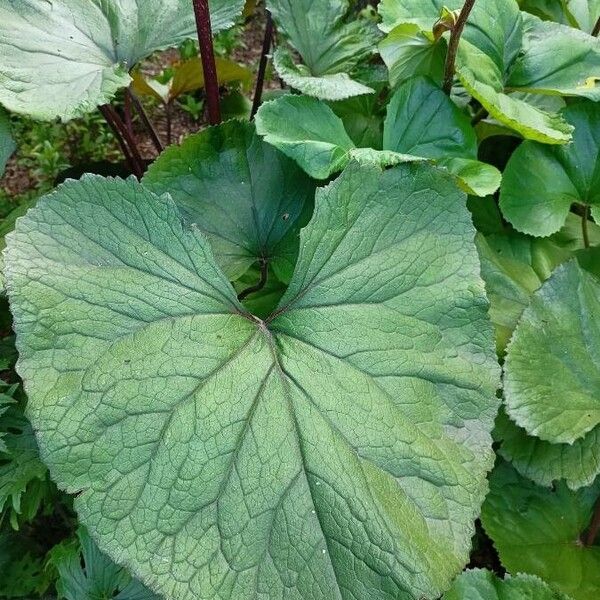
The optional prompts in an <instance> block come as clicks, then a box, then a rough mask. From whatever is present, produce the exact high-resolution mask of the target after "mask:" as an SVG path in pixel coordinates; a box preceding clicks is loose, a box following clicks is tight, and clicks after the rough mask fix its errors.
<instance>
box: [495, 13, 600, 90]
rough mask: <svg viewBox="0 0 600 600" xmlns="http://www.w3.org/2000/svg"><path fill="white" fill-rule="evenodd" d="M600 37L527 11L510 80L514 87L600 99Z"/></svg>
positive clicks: (509, 84)
mask: <svg viewBox="0 0 600 600" xmlns="http://www.w3.org/2000/svg"><path fill="white" fill-rule="evenodd" d="M598 81H600V40H599V39H598V38H596V37H593V36H591V35H589V34H587V33H584V32H582V31H577V30H576V29H573V28H572V27H568V26H566V25H558V24H557V23H551V22H549V21H542V20H541V19H538V18H537V17H534V16H533V15H526V17H525V19H524V29H523V47H522V52H521V53H520V54H519V56H518V57H517V59H516V60H515V62H514V64H513V65H512V67H511V69H510V73H509V75H508V78H507V80H506V86H507V87H508V88H510V89H517V90H521V91H528V92H537V93H542V94H557V95H558V94H560V95H563V96H582V97H585V98H590V99H591V100H595V101H598V100H600V86H599V85H598V83H597V82H598Z"/></svg>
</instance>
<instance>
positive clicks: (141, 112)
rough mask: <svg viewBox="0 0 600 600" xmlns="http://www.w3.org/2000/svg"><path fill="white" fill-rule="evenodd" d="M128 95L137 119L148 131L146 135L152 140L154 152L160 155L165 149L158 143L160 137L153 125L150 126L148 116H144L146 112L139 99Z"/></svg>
mask: <svg viewBox="0 0 600 600" xmlns="http://www.w3.org/2000/svg"><path fill="white" fill-rule="evenodd" d="M130 93H131V100H132V101H133V107H134V108H135V111H136V112H137V114H138V117H139V118H140V119H141V120H142V123H143V124H144V127H145V128H146V129H147V130H148V134H149V135H150V139H151V140H152V143H153V144H154V147H155V148H156V151H157V152H158V153H159V154H160V153H161V152H162V151H163V150H164V149H165V147H164V146H163V144H162V142H161V141H160V137H159V135H158V133H157V132H156V129H155V128H154V125H152V122H151V121H150V119H149V118H148V115H147V114H146V111H145V110H144V107H143V106H142V103H141V102H140V100H139V98H138V97H137V96H136V95H135V94H134V93H133V92H130Z"/></svg>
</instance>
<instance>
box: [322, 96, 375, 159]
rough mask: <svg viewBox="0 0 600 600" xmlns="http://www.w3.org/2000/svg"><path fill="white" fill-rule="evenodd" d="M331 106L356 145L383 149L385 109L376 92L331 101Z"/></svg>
mask: <svg viewBox="0 0 600 600" xmlns="http://www.w3.org/2000/svg"><path fill="white" fill-rule="evenodd" d="M329 106H330V107H331V109H332V110H333V112H334V113H335V114H336V115H337V116H338V117H339V118H340V119H341V120H342V124H343V125H344V129H345V130H346V133H347V134H348V135H349V136H350V139H351V140H352V142H353V143H354V144H355V145H356V146H358V147H368V148H374V149H375V150H381V145H382V140H383V114H382V112H383V111H382V109H381V108H380V105H379V102H378V101H377V96H376V95H375V94H369V95H363V96H354V97H353V98H347V99H346V100H339V101H337V102H330V103H329Z"/></svg>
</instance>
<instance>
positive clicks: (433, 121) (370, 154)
mask: <svg viewBox="0 0 600 600" xmlns="http://www.w3.org/2000/svg"><path fill="white" fill-rule="evenodd" d="M256 128H257V131H258V133H259V134H260V135H262V136H264V137H265V140H266V141H267V142H269V143H270V144H273V145H274V146H275V147H276V148H279V149H280V150H281V151H282V152H284V153H285V154H287V155H288V156H290V157H291V158H293V159H294V160H295V161H296V162H298V164H299V165H300V166H301V167H302V168H303V169H304V170H305V171H306V172H307V173H308V174H309V175H311V176H312V177H316V178H317V179H325V178H327V177H329V176H330V175H332V174H333V173H336V172H338V171H340V170H341V169H343V168H344V167H345V166H346V165H347V164H348V163H349V162H350V161H351V160H352V159H353V158H354V159H356V160H358V161H359V162H363V163H369V162H370V163H374V164H379V165H382V166H386V165H394V164H398V163H401V162H412V161H422V160H424V159H432V160H433V161H435V163H436V164H437V165H439V167H440V168H442V169H443V170H447V171H448V172H449V173H450V174H451V175H452V176H453V177H455V178H456V179H457V182H458V184H459V185H460V186H461V187H463V189H465V191H467V192H469V193H473V194H477V195H487V194H491V193H493V192H494V191H496V190H497V189H498V187H499V185H500V178H501V175H500V172H499V171H498V170H497V169H496V168H495V167H492V166H491V165H487V164H485V163H481V162H479V161H477V160H475V159H476V157H477V140H476V137H475V132H474V130H473V128H472V127H471V125H470V123H469V120H468V119H467V118H466V117H465V116H464V115H463V114H462V113H461V111H460V110H459V109H458V108H457V107H456V105H455V104H454V103H453V102H452V101H451V100H450V99H449V98H448V97H447V96H446V95H445V94H444V93H443V92H442V91H441V90H440V89H439V88H438V87H436V86H435V85H434V84H433V83H432V82H431V81H430V80H428V79H426V78H424V77H417V78H413V79H409V80H407V81H406V82H404V83H403V84H402V85H401V86H399V87H398V89H397V91H396V92H395V93H394V95H393V96H392V99H391V101H390V103H389V105H388V108H387V116H386V119H385V121H384V125H383V151H381V152H380V151H377V150H373V149H369V148H356V146H355V145H354V142H353V141H352V140H351V139H350V137H349V136H348V134H347V133H346V131H345V129H344V124H343V122H342V120H341V119H340V118H339V117H338V116H337V115H336V114H335V113H334V112H333V111H332V110H331V108H329V106H327V105H326V104H325V103H323V102H320V101H319V100H316V99H315V98H309V97H306V96H291V95H288V96H283V97H281V98H278V99H277V100H275V101H273V102H270V103H265V104H264V105H263V106H262V107H261V108H260V109H259V111H258V114H257V118H256Z"/></svg>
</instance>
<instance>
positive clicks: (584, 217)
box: [581, 204, 590, 248]
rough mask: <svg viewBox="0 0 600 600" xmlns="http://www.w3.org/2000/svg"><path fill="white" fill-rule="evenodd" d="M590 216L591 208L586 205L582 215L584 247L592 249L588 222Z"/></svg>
mask: <svg viewBox="0 0 600 600" xmlns="http://www.w3.org/2000/svg"><path fill="white" fill-rule="evenodd" d="M589 216H590V207H589V206H588V205H587V204H586V205H585V206H584V207H583V214H582V215H581V235H582V236H583V247H584V248H589V247H590V234H589V231H588V220H589Z"/></svg>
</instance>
